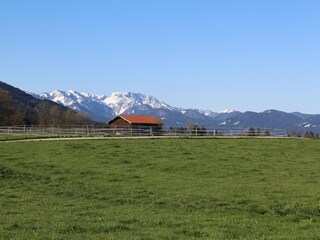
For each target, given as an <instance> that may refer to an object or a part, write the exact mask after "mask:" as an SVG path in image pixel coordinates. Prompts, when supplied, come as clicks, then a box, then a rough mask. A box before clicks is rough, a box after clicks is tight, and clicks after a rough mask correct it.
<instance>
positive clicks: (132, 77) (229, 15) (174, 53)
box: [0, 0, 320, 113]
mask: <svg viewBox="0 0 320 240" xmlns="http://www.w3.org/2000/svg"><path fill="white" fill-rule="evenodd" d="M0 80H1V81H4V82H6V83H8V84H12V85H14V86H16V87H19V88H21V89H23V90H28V91H32V92H35V93H41V92H47V91H52V90H55V89H59V90H69V89H74V90H77V91H81V92H90V93H94V94H106V95H110V93H111V92H113V91H133V92H141V93H145V94H150V95H153V96H155V97H157V98H159V99H161V100H163V101H165V102H167V103H168V104H170V105H173V106H176V107H186V108H201V109H210V110H213V111H219V110H221V109H225V108H233V109H236V110H240V111H247V110H251V111H264V110H267V109H278V110H283V111H289V112H290V111H300V112H305V113H320V104H319V102H320V101H319V100H320V1H319V0H242V1H239V0H0Z"/></svg>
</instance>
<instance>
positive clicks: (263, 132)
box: [0, 125, 287, 137]
mask: <svg viewBox="0 0 320 240" xmlns="http://www.w3.org/2000/svg"><path fill="white" fill-rule="evenodd" d="M254 129H255V130H254V131H253V130H252V129H251V130H249V129H248V128H235V129H226V128H224V129H223V128H220V129H219V128H213V129H189V130H188V129H182V128H170V129H165V130H154V129H152V128H151V127H144V126H141V127H139V128H132V129H131V128H108V127H104V126H89V125H87V126H72V127H70V126H68V127H67V126H59V127H44V126H2V127H1V126H0V134H20V135H21V134H23V135H53V136H65V135H69V136H76V135H81V136H82V135H86V136H89V135H90V136H106V137H107V136H119V137H121V136H137V137H138V136H181V137H183V136H186V137H187V136H196V137H201V136H203V137H209V136H211V137H219V136H229V137H232V136H265V137H267V136H270V137H287V133H286V131H285V130H284V129H274V128H272V129H271V128H254Z"/></svg>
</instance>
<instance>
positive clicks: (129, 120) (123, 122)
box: [108, 115, 163, 131]
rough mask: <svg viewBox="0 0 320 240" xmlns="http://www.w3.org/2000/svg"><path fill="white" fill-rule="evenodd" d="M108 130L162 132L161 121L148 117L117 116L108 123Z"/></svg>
mask: <svg viewBox="0 0 320 240" xmlns="http://www.w3.org/2000/svg"><path fill="white" fill-rule="evenodd" d="M108 125H109V127H110V128H124V129H128V128H131V129H152V130H153V131H157V130H162V126H163V123H162V121H161V120H159V119H157V118H155V117H150V116H136V115H119V116H116V117H115V118H113V119H112V120H110V121H109V122H108Z"/></svg>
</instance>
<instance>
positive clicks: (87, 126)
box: [87, 125, 89, 136]
mask: <svg viewBox="0 0 320 240" xmlns="http://www.w3.org/2000/svg"><path fill="white" fill-rule="evenodd" d="M88 135H89V126H88V125H87V136H88Z"/></svg>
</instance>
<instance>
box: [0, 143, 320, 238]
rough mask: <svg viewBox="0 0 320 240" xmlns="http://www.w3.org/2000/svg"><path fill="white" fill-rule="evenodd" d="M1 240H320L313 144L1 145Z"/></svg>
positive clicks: (318, 162) (319, 146)
mask: <svg viewBox="0 0 320 240" xmlns="http://www.w3.org/2000/svg"><path fill="white" fill-rule="evenodd" d="M0 239H3V240H7V239H314V240H315V239H320V141H315V140H302V139H255V138H253V139H250V138H248V139H131V140H129V139H116V140H111V139H104V140H73V141H68V140H63V141H46V142H45V141H42V142H41V141H39V142H14V143H13V142H11V143H9V142H0Z"/></svg>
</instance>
